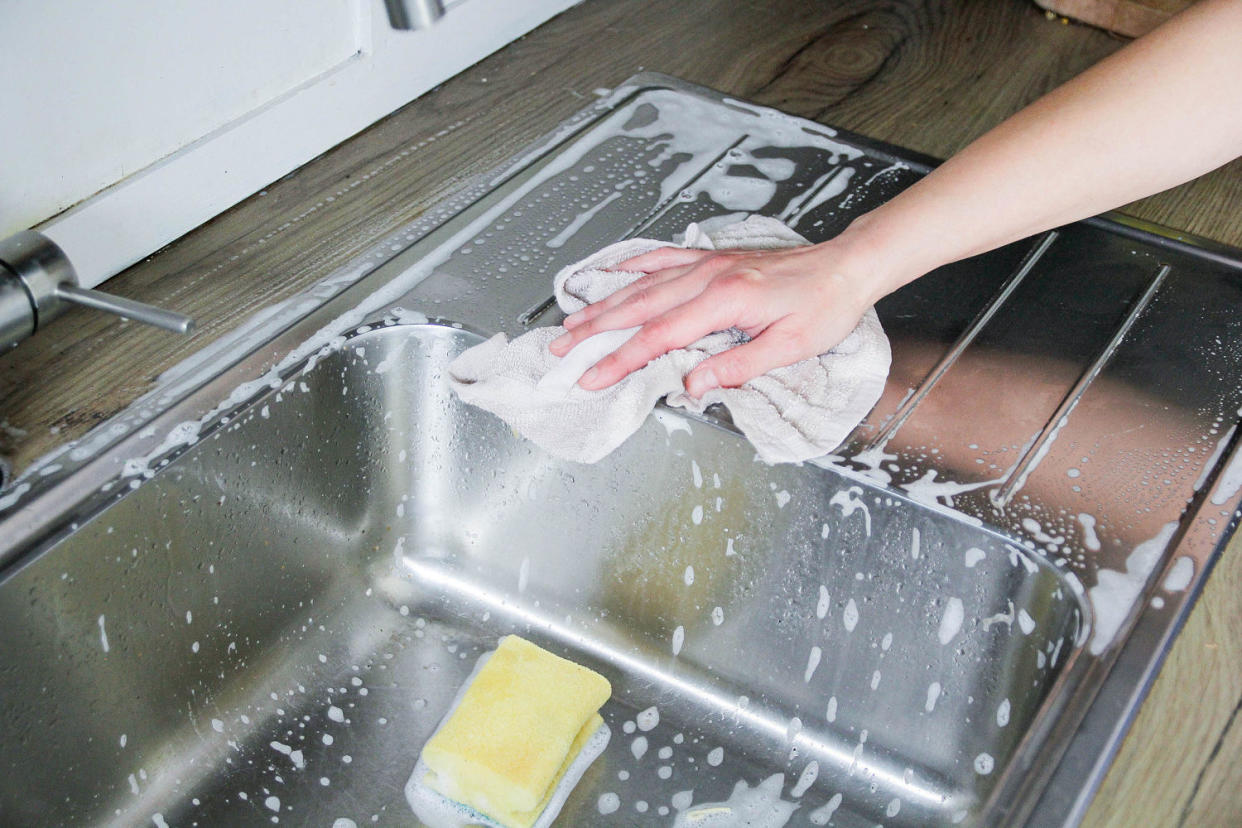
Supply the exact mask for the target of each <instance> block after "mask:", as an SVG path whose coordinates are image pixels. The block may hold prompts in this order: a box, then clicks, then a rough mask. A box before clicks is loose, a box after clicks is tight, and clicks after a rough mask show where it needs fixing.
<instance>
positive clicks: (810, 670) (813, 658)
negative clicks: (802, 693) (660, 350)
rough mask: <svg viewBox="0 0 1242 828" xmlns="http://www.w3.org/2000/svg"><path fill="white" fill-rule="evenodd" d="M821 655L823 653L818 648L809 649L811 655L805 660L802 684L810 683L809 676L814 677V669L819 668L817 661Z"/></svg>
mask: <svg viewBox="0 0 1242 828" xmlns="http://www.w3.org/2000/svg"><path fill="white" fill-rule="evenodd" d="M823 654H824V651H823V650H822V649H820V648H819V647H818V646H812V647H811V654H810V655H809V656H807V659H806V672H805V673H804V674H803V676H802V681H803V682H804V683H806V684H810V683H811V676H813V675H815V668H816V667H818V666H819V659H820V657H821V656H823Z"/></svg>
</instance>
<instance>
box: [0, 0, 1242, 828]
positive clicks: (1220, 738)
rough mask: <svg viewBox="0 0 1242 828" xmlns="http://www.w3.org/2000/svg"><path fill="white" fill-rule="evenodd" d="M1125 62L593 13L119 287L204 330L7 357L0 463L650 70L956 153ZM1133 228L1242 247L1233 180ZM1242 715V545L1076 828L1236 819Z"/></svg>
mask: <svg viewBox="0 0 1242 828" xmlns="http://www.w3.org/2000/svg"><path fill="white" fill-rule="evenodd" d="M1121 45H1122V43H1121V41H1119V40H1117V39H1115V38H1113V37H1111V36H1109V35H1107V34H1105V33H1103V32H1100V31H1096V30H1093V29H1089V28H1086V27H1082V26H1078V25H1073V24H1065V23H1064V22H1062V21H1058V20H1049V19H1047V18H1046V17H1045V16H1044V14H1043V12H1042V11H1041V10H1039V9H1038V8H1036V7H1035V5H1034V4H1033V3H1030V2H1027V0H987V1H986V2H980V1H979V0H958V2H949V1H948V0H946V1H945V2H932V1H931V0H928V2H916V1H915V0H907V1H906V2H898V1H897V0H890V2H879V0H841V1H840V2H827V1H826V0H823V1H821V2H815V0H766V1H765V2H759V0H753V1H752V2H746V0H587V1H586V2H584V3H583V4H582V5H580V6H577V7H575V8H573V9H571V10H569V11H568V12H566V13H564V14H563V15H561V16H559V17H557V18H555V19H553V20H552V21H550V22H549V23H547V24H545V25H544V26H542V27H540V28H539V29H537V30H536V31H535V32H533V33H532V34H530V35H529V36H527V37H525V38H523V39H522V40H520V41H518V42H516V43H514V44H512V45H510V46H509V47H508V48H506V49H504V50H503V51H501V52H499V53H497V54H496V55H493V56H492V57H490V58H488V59H487V60H485V61H484V62H482V63H480V64H478V65H477V66H475V67H473V68H472V69H470V70H468V71H467V72H465V73H463V74H461V75H459V76H458V77H456V78H454V79H452V80H450V81H449V82H447V83H445V84H444V85H442V86H441V87H439V88H438V89H436V90H435V91H433V92H432V93H430V94H428V95H426V96H425V97H423V98H422V99H420V100H418V101H415V102H414V103H412V104H410V105H409V106H407V107H405V108H404V109H402V110H400V111H399V112H397V113H395V114H394V115H392V116H391V117H389V118H387V119H386V120H384V121H382V122H380V123H379V124H376V125H375V126H373V127H372V128H371V129H369V130H367V131H366V132H364V133H361V134H360V135H358V136H356V137H355V138H353V139H351V140H350V141H348V142H346V143H345V144H342V145H340V146H338V147H336V148H334V149H333V150H331V151H330V152H328V153H325V154H324V155H323V156H321V157H320V158H318V159H316V160H315V161H313V162H311V163H310V164H308V165H306V166H305V167H303V168H302V169H301V170H299V171H297V172H296V173H294V174H292V175H290V176H287V177H286V178H284V179H281V180H280V181H278V182H275V183H273V184H272V185H271V186H269V187H268V188H267V189H266V190H264V191H262V192H261V193H259V194H256V195H255V196H253V197H251V198H250V199H249V200H247V201H246V202H243V203H242V204H240V205H238V206H237V207H235V208H234V209H232V210H230V211H229V212H227V213H225V214H223V215H221V216H219V217H218V218H216V219H215V220H213V221H211V222H210V223H208V224H206V225H204V226H203V227H201V228H199V229H197V230H195V231H194V232H192V233H190V234H188V235H186V236H185V237H183V238H182V239H180V240H178V241H177V242H175V243H174V244H172V245H170V246H169V247H168V248H166V249H164V250H162V251H160V252H159V253H158V254H156V255H154V256H152V257H151V258H149V259H147V260H146V261H144V262H141V263H140V264H138V265H135V266H134V267H132V268H131V269H130V270H128V271H127V272H125V273H124V274H122V275H120V276H118V277H117V278H115V279H113V280H111V281H110V282H109V283H108V284H107V286H106V287H107V289H108V290H111V291H113V292H116V293H119V294H122V295H125V296H130V297H133V298H137V299H142V300H145V301H149V302H154V303H156V304H160V305H164V306H167V307H169V308H172V309H175V310H178V311H182V312H186V313H190V314H192V315H193V316H194V317H195V318H196V319H197V320H198V322H199V331H198V333H196V334H195V335H194V336H193V337H189V338H182V339H178V338H175V337H173V336H171V335H168V334H163V333H159V332H154V331H150V330H148V329H145V328H140V327H138V326H135V325H130V324H120V323H117V322H115V321H113V320H112V319H111V318H110V317H107V316H104V315H102V314H95V313H91V312H88V311H71V312H69V313H66V314H65V315H64V316H63V317H61V318H60V319H58V320H56V321H54V322H53V323H52V324H51V325H49V326H48V327H47V328H46V329H45V330H43V331H41V332H40V333H39V334H38V335H37V336H36V337H34V338H33V339H32V340H31V341H29V342H27V343H25V344H23V345H22V346H21V347H20V348H19V349H17V350H16V351H13V352H11V353H9V354H7V355H5V356H2V357H0V454H6V455H8V456H10V457H12V458H13V459H14V461H15V465H16V468H17V470H18V471H19V472H20V470H21V469H22V468H25V467H27V466H28V465H29V464H30V462H31V461H32V460H33V459H34V458H36V457H38V456H39V455H41V454H43V453H44V452H46V451H48V450H50V449H52V448H54V447H56V446H58V445H60V444H62V443H63V442H64V441H66V440H69V439H73V438H75V437H79V436H81V435H82V434H84V433H85V432H86V431H87V430H89V429H90V428H91V427H92V426H93V425H94V424H96V423H98V422H99V421H101V420H103V419H106V418H107V417H109V416H111V415H112V414H114V413H115V412H117V411H118V410H120V409H121V408H123V407H124V406H126V405H127V404H128V403H130V402H131V401H132V400H134V399H135V398H136V397H137V396H139V395H140V394H141V393H142V392H143V391H144V390H145V389H146V388H148V387H149V384H150V383H151V381H152V379H153V378H154V377H155V376H156V375H157V374H159V373H160V372H161V371H163V370H164V369H166V368H168V367H169V366H171V365H173V364H175V363H177V362H178V361H180V360H181V359H184V358H185V357H186V356H188V355H189V354H191V353H193V352H194V351H196V350H198V349H199V348H202V347H203V346H204V345H206V344H208V343H210V342H211V341H213V340H214V339H216V338H217V337H219V336H220V335H222V334H223V333H225V332H227V331H229V330H230V329H232V328H233V327H234V326H236V325H237V324H238V323H239V322H241V321H242V320H244V319H245V318H246V317H248V316H250V315H251V314H254V313H255V312H256V311H259V310H261V309H262V308H264V307H266V306H268V305H270V304H271V303H273V302H275V301H278V300H280V299H283V298H286V297H288V296H290V295H292V294H295V293H297V292H299V291H301V290H303V289H305V288H306V287H308V286H309V285H311V284H313V283H314V282H316V281H317V280H319V279H320V278H322V277H323V276H325V275H326V274H328V273H329V272H330V271H332V270H333V269H334V268H336V267H338V266H339V265H341V264H342V263H344V262H346V261H348V260H349V259H350V258H351V257H353V256H355V255H357V254H358V253H359V251H361V250H363V249H364V248H366V247H367V246H368V245H370V244H372V243H373V242H375V241H376V240H377V239H378V238H380V237H381V236H383V235H385V234H386V233H388V232H390V231H392V230H394V229H395V228H397V227H398V226H400V225H402V224H404V223H406V222H408V221H409V220H411V219H412V218H414V217H416V216H418V215H419V214H420V213H421V212H423V211H424V210H425V209H426V208H427V207H428V206H429V205H430V204H432V203H434V202H435V201H436V200H437V199H439V198H441V197H442V196H444V195H445V194H446V193H449V192H451V191H452V190H453V189H454V188H455V187H456V186H458V185H459V184H460V183H461V182H462V181H463V180H464V179H465V178H467V177H468V176H470V175H472V174H476V173H478V172H481V171H484V170H486V169H488V168H490V167H492V166H494V165H495V164H497V163H498V162H500V161H501V160H503V159H504V158H506V157H508V156H510V155H512V154H514V153H516V152H517V151H519V150H520V149H521V148H522V147H523V146H524V145H526V144H527V143H528V142H530V141H532V140H533V139H535V138H536V137H538V136H539V135H541V134H543V133H545V132H547V131H548V130H550V129H551V128H552V127H554V126H555V125H556V124H557V123H558V122H559V121H561V120H562V119H564V118H565V117H567V116H569V115H570V114H572V113H573V112H575V111H576V110H578V109H580V108H582V107H583V106H585V105H586V104H587V103H588V102H590V101H591V100H592V99H593V98H594V91H595V90H597V89H600V88H610V87H613V86H615V85H617V84H619V83H621V82H622V81H623V80H625V79H626V78H627V77H628V76H630V75H632V74H634V73H636V72H638V71H641V70H644V69H646V70H655V71H660V72H666V73H668V74H672V75H677V76H680V77H682V78H685V79H687V80H690V81H693V82H696V83H699V84H703V85H705V86H709V87H713V88H715V89H718V90H721V91H724V92H727V93H729V94H731V95H734V96H738V97H741V98H746V99H749V100H752V101H755V102H758V103H761V104H767V105H770V106H775V107H779V108H781V109H784V110H786V111H788V112H791V113H793V114H796V115H801V116H804V117H808V118H813V119H815V120H818V121H821V122H823V123H826V124H831V125H835V126H840V127H845V128H848V129H851V130H854V131H856V132H860V133H863V134H865V135H869V136H872V137H875V138H879V139H882V140H885V141H890V142H892V143H895V144H899V145H902V146H905V147H909V148H911V149H914V150H917V151H920V152H923V153H927V154H930V155H934V156H939V157H945V156H947V155H950V154H952V153H953V152H954V151H956V150H958V149H960V148H961V147H962V146H964V145H965V144H966V143H967V142H969V141H970V140H971V139H973V138H975V137H976V136H978V135H980V134H981V133H982V132H984V131H985V130H987V129H988V128H989V127H991V126H993V125H994V124H996V123H997V122H999V121H1000V120H1001V119H1003V118H1004V117H1005V116H1006V115H1008V114H1010V113H1012V112H1014V111H1015V110H1017V109H1018V108H1020V107H1021V106H1022V105H1024V104H1025V103H1027V102H1029V101H1031V100H1033V99H1034V98H1036V97H1037V96H1039V95H1040V94H1041V93H1043V92H1045V91H1047V90H1049V89H1051V88H1052V87H1054V86H1055V85H1057V84H1058V83H1060V82H1062V81H1064V80H1065V79H1067V78H1069V77H1071V76H1072V75H1074V74H1075V73H1077V72H1079V71H1081V70H1082V69H1084V68H1085V67H1087V66H1089V65H1091V64H1092V63H1093V62H1095V61H1097V60H1099V59H1100V58H1102V57H1104V56H1105V55H1108V54H1109V53H1111V52H1113V51H1114V50H1115V49H1117V48H1119V46H1121ZM1126 211H1127V212H1129V213H1131V214H1133V215H1136V216H1140V217H1142V218H1145V219H1149V220H1152V221H1156V222H1160V223H1164V224H1168V225H1171V226H1173V227H1176V228H1178V229H1181V230H1186V231H1189V232H1192V233H1195V234H1200V235H1204V236H1208V237H1210V238H1214V239H1217V240H1219V241H1223V242H1227V243H1230V244H1234V245H1239V246H1242V163H1236V162H1235V163H1234V164H1232V165H1230V166H1228V167H1226V168H1223V169H1222V170H1219V171H1217V172H1215V173H1213V174H1211V175H1209V176H1206V177H1204V178H1203V179H1200V180H1199V181H1197V182H1194V183H1192V184H1188V185H1186V186H1183V187H1180V188H1177V189H1175V190H1172V191H1170V192H1167V193H1164V194H1162V195H1159V196H1156V197H1154V198H1150V199H1147V200H1145V201H1142V202H1139V203H1137V204H1134V205H1130V206H1129V207H1128V208H1126ZM1240 701H1242V551H1240V550H1239V549H1236V548H1235V549H1231V550H1230V552H1229V553H1227V554H1226V556H1225V558H1224V560H1223V561H1222V563H1221V564H1220V565H1219V566H1218V567H1217V571H1216V572H1215V574H1213V576H1212V578H1211V579H1210V581H1209V584H1208V587H1207V591H1206V593H1205V595H1204V597H1203V598H1202V599H1201V600H1200V602H1199V605H1198V606H1197V607H1196V609H1195V612H1194V614H1193V615H1192V617H1191V619H1190V621H1189V623H1188V624H1187V627H1186V629H1185V630H1184V632H1183V633H1182V635H1181V637H1180V638H1179V640H1178V642H1177V644H1176V646H1175V647H1174V649H1173V652H1172V654H1171V655H1170V658H1169V661H1168V666H1167V667H1166V668H1165V670H1164V672H1163V673H1162V675H1161V677H1160V679H1159V681H1158V682H1157V684H1156V686H1155V688H1154V689H1153V692H1152V694H1151V697H1150V699H1149V701H1148V702H1147V704H1146V705H1145V706H1144V708H1143V710H1142V712H1141V714H1140V715H1139V717H1138V720H1137V722H1136V723H1135V725H1134V728H1133V730H1132V731H1131V734H1130V736H1129V738H1128V739H1127V741H1126V744H1125V746H1124V748H1123V750H1122V752H1121V755H1120V756H1119V758H1118V760H1117V762H1116V764H1115V765H1114V767H1113V770H1112V771H1111V773H1110V775H1109V777H1108V779H1107V780H1106V782H1105V784H1104V786H1103V788H1102V790H1101V791H1100V793H1099V795H1098V797H1097V799H1096V803H1095V805H1094V806H1093V808H1092V810H1091V812H1090V814H1089V816H1088V819H1087V824H1088V825H1090V826H1132V825H1143V826H1162V825H1188V826H1200V825H1239V824H1242V761H1240V760H1242V723H1239V722H1237V718H1238V709H1239V703H1240Z"/></svg>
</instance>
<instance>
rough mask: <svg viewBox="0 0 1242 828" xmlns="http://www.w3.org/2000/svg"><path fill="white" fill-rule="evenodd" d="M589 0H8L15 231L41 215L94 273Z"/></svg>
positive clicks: (6, 153)
mask: <svg viewBox="0 0 1242 828" xmlns="http://www.w3.org/2000/svg"><path fill="white" fill-rule="evenodd" d="M574 1H575V0H456V1H455V2H450V3H447V4H446V6H447V13H446V14H445V16H444V17H443V18H442V19H441V20H440V21H438V22H437V23H436V24H435V25H434V26H432V27H431V28H429V29H425V30H420V31H396V30H393V29H392V28H390V27H389V25H388V18H387V15H386V13H385V11H384V5H383V2H382V0H213V2H211V3H201V2H193V0H175V1H173V0H110V2H108V3H87V2H77V0H6V2H4V3H0V32H3V42H4V48H3V49H0V100H2V101H3V103H4V109H5V115H6V119H5V120H6V124H5V128H4V129H3V130H0V236H4V235H8V234H9V233H12V232H15V231H17V230H21V229H24V228H26V227H31V226H39V227H40V229H42V230H43V231H44V232H45V233H47V235H49V236H51V237H52V238H53V239H54V240H55V241H57V242H58V243H59V244H60V245H61V246H62V247H63V248H64V249H65V250H66V252H67V253H68V254H69V256H70V259H71V260H72V261H73V262H74V264H75V266H76V267H77V269H78V271H79V274H80V276H81V278H82V280H83V282H84V283H86V284H88V285H94V284H97V283H98V282H100V281H102V280H103V279H105V278H107V277H108V276H110V275H112V274H114V273H116V272H118V271H119V270H121V269H123V268H124V267H126V266H128V265H129V264H132V263H133V262H135V261H137V260H138V259H140V258H142V257H143V256H145V255H147V254H148V253H150V252H152V251H153V250H156V249H158V248H159V247H161V246H163V245H164V244H166V243H168V242H169V241H171V240H172V239H175V238H176V237H178V236H180V235H182V234H183V233H185V232H186V231H188V230H190V229H192V228H194V227H196V226H198V225H199V224H201V223H203V222H204V221H206V220H208V219H209V218H211V217H212V216H214V215H216V214H218V213H219V212H221V211H223V210H225V209H227V208H228V207H230V206H231V205H233V204H235V203H237V202H238V201H240V200H242V199H243V198H245V197H246V196H248V195H250V194H251V193H253V192H255V191H256V190H259V189H261V188H262V187H263V186H264V185H266V184H267V183H269V182H271V181H273V180H275V179H277V178H279V177H280V176H282V175H284V174H286V173H288V172H289V171H290V170H292V169H294V168H296V167H297V166H299V165H301V164H303V163H305V162H306V161H308V160H310V159H311V158H313V157H315V156H316V155H318V154H320V153H322V152H323V151H324V150H326V149H328V148H329V147H331V146H333V145H335V144H337V143H339V142H340V141H342V140H344V139H345V138H347V137H349V136H350V135H353V134H354V133H356V132H358V131H360V130H362V129H364V128H365V127H366V126H368V125H369V124H371V123H373V122H374V121H376V120H378V119H379V118H381V117H383V116H384V115H387V114H388V113H390V112H392V111H393V110H395V109H397V108H398V107H400V106H402V105H403V104H405V103H408V102H409V101H410V100H412V99H414V98H416V97H417V96H418V95H420V94H422V93H423V92H425V91H427V90H428V89H430V88H431V87H433V86H435V85H436V84H437V83H440V82H441V81H443V80H445V79H446V78H448V77H450V76H452V75H454V74H456V73H457V72H459V71H461V70H462V69H464V68H466V67H467V66H469V65H470V64H472V63H474V62H476V61H478V60H479V59H481V58H483V57H484V56H486V55H487V54H489V53H491V52H493V51H495V50H496V49H498V48H500V47H501V46H503V45H504V44H505V43H507V42H509V41H510V40H513V39H514V38H516V37H518V36H520V35H521V34H523V33H525V32H527V31H529V30H530V29H532V28H534V27H535V26H537V25H539V24H540V23H542V22H543V21H544V20H546V19H548V18H549V17H551V16H552V15H554V14H556V13H557V12H559V11H561V10H562V9H564V8H567V7H568V6H570V5H572V4H573V2H574Z"/></svg>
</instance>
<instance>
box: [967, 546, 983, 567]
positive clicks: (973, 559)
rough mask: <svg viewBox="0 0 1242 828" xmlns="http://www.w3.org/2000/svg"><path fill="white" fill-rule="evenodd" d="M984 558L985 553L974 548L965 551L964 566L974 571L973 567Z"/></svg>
mask: <svg viewBox="0 0 1242 828" xmlns="http://www.w3.org/2000/svg"><path fill="white" fill-rule="evenodd" d="M986 557H987V553H986V552H984V551H983V550H982V549H979V548H977V547H974V546H972V547H970V548H969V549H967V550H966V554H965V556H964V558H965V563H966V566H967V568H969V569H974V567H975V565H976V564H978V563H979V561H981V560H983V559H984V558H986Z"/></svg>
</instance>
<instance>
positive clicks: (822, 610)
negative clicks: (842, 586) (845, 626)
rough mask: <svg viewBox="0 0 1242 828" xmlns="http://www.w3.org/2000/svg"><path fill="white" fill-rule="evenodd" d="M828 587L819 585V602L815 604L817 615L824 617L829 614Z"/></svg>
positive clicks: (817, 616)
mask: <svg viewBox="0 0 1242 828" xmlns="http://www.w3.org/2000/svg"><path fill="white" fill-rule="evenodd" d="M828 605H829V600H828V587H826V586H824V585H823V584H820V585H819V603H817V604H816V605H815V617H816V618H820V619H822V618H823V617H824V616H825V615H827V614H828Z"/></svg>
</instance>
